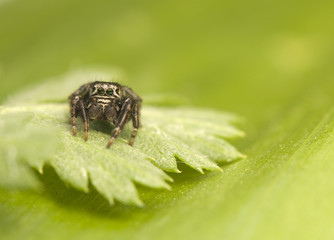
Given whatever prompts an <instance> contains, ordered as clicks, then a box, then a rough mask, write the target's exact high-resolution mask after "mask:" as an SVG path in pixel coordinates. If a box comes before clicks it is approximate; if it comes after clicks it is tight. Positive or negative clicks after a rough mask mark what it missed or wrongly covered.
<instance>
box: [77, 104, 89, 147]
mask: <svg viewBox="0 0 334 240" xmlns="http://www.w3.org/2000/svg"><path fill="white" fill-rule="evenodd" d="M79 107H80V109H81V113H82V122H83V126H84V139H85V141H87V139H88V119H87V114H86V110H85V106H84V104H83V101H82V100H81V99H80V100H79Z"/></svg>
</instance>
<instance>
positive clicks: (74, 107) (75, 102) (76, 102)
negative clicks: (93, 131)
mask: <svg viewBox="0 0 334 240" xmlns="http://www.w3.org/2000/svg"><path fill="white" fill-rule="evenodd" d="M80 110H81V118H82V121H83V125H84V139H85V141H87V139H88V119H87V114H86V109H85V105H84V103H83V101H82V99H81V98H80V97H79V96H75V97H74V98H73V99H72V101H71V122H72V131H73V135H74V136H76V135H77V120H76V117H77V115H78V114H77V111H80Z"/></svg>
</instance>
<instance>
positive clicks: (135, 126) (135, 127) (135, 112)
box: [129, 104, 140, 146]
mask: <svg viewBox="0 0 334 240" xmlns="http://www.w3.org/2000/svg"><path fill="white" fill-rule="evenodd" d="M139 109H140V105H139V104H135V105H134V108H133V111H132V116H131V117H132V124H133V130H132V133H131V138H130V141H129V145H130V146H132V144H133V141H134V140H135V137H136V135H137V132H138V128H139V124H140V123H139Z"/></svg>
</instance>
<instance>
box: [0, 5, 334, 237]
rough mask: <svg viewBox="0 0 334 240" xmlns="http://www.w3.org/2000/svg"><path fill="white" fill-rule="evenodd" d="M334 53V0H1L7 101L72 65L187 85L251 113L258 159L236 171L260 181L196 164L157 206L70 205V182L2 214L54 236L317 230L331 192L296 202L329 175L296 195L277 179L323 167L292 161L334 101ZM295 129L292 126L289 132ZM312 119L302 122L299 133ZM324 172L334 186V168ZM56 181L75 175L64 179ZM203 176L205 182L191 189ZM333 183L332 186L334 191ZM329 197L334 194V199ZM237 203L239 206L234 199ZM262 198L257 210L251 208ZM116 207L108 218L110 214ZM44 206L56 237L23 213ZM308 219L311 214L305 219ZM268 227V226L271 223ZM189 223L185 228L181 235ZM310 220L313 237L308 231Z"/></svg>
mask: <svg viewBox="0 0 334 240" xmlns="http://www.w3.org/2000/svg"><path fill="white" fill-rule="evenodd" d="M333 63H334V1H312V0H308V1H300V0H292V1H291V0H289V1H287V0H281V1H263V0H253V1H245V0H244V1H231V0H223V1H215V0H207V1H196V0H195V1H189V0H185V1H175V0H170V1H150V0H146V1H145V0H144V1H131V0H123V1H114V0H112V1H110V0H108V1H107V0H97V1H82V0H81V1H78V0H71V1H66V0H57V1H55V0H49V1H41V0H0V86H1V87H0V102H1V101H4V100H5V99H6V97H7V96H9V95H10V94H12V93H14V92H16V91H18V90H20V89H23V88H25V87H27V86H29V85H32V84H38V83H39V82H43V81H45V80H47V79H49V78H52V77H54V76H58V75H62V74H64V73H66V72H68V71H72V70H76V69H85V68H90V67H100V66H102V67H111V68H114V67H116V68H119V69H122V71H123V72H124V73H125V76H126V81H127V82H128V84H129V85H130V86H131V87H132V88H133V89H134V90H135V91H136V92H138V93H139V94H140V95H145V94H152V93H154V94H158V93H161V94H163V93H175V94H179V95H181V96H185V97H187V98H189V99H190V101H191V103H192V105H194V106H197V107H209V108H216V109H221V110H228V111H232V112H235V113H237V114H239V115H241V116H243V117H244V119H245V123H244V125H242V128H243V130H245V132H246V133H247V134H248V137H247V138H246V139H245V140H242V141H238V142H236V144H237V146H238V147H239V148H240V150H241V151H243V152H244V153H246V154H247V155H248V156H249V158H248V160H247V161H244V163H241V164H239V165H238V167H235V169H239V170H240V169H241V170H242V171H244V172H243V174H244V175H246V177H243V178H241V177H240V179H238V178H237V177H236V176H237V174H236V173H230V174H231V176H232V175H233V174H234V175H233V177H234V178H233V181H232V180H231V181H230V182H229V180H228V179H227V177H226V176H225V177H224V181H225V182H224V184H223V183H221V184H222V185H217V182H216V180H217V179H218V180H219V179H220V178H223V177H217V175H211V176H212V179H211V178H209V177H208V179H206V180H205V177H202V176H201V177H198V175H196V174H195V175H194V173H189V172H188V175H187V170H185V171H184V172H185V175H184V176H185V177H179V178H177V177H176V183H175V185H173V189H174V191H173V192H172V193H160V194H156V193H152V192H150V191H147V192H145V191H143V192H144V193H143V194H142V195H143V196H142V197H143V198H144V199H145V201H146V203H147V202H150V201H152V203H150V204H151V205H150V204H149V206H148V208H146V209H144V210H138V209H133V208H127V207H124V206H117V207H116V208H111V209H112V210H108V206H106V204H105V203H104V202H103V200H101V199H100V198H99V197H98V194H96V193H95V195H94V194H92V195H91V196H90V197H91V198H92V196H94V197H93V200H90V199H89V200H84V202H85V203H84V204H83V205H84V206H86V205H89V204H92V205H98V204H101V202H103V204H102V205H103V207H100V206H95V207H92V208H97V209H99V210H98V212H99V214H96V215H95V214H94V216H91V215H90V213H89V211H88V213H86V212H85V211H84V210H83V209H84V207H82V208H80V207H79V210H78V209H76V210H71V209H70V210H68V209H67V207H68V206H70V208H71V207H73V205H75V204H74V203H73V202H72V201H71V200H70V197H68V198H69V199H67V196H68V195H71V196H72V197H73V196H74V197H77V198H84V197H82V195H80V194H79V193H73V191H74V190H71V191H70V190H64V187H59V189H61V190H60V191H62V192H61V193H59V192H58V193H57V194H58V195H61V196H62V197H64V198H65V199H63V200H59V199H58V198H59V197H58V195H57V194H55V193H52V194H53V195H55V196H52V197H50V196H48V197H46V198H45V199H44V198H43V197H40V196H37V197H36V196H35V195H34V194H33V193H29V194H28V196H27V195H25V194H23V195H20V194H21V193H17V194H18V195H15V194H14V196H13V195H4V196H8V198H9V199H13V200H11V201H10V203H8V202H7V203H6V204H4V205H2V207H1V208H0V210H1V209H2V210H1V211H2V213H6V214H8V216H11V217H10V218H8V217H7V216H5V217H4V216H2V219H0V223H1V222H2V223H3V224H2V226H7V227H8V226H9V225H12V224H13V223H16V225H17V226H18V228H17V229H18V231H17V232H16V234H18V235H15V234H9V236H14V237H15V236H21V237H22V236H25V234H28V235H29V233H31V232H32V233H34V234H35V235H36V236H39V237H48V238H50V237H52V236H53V237H54V238H56V236H57V238H60V237H61V236H67V234H69V235H70V236H71V237H74V238H78V239H82V237H83V238H85V237H86V238H87V239H89V237H93V236H94V237H100V238H104V237H105V236H106V234H107V235H108V234H112V236H115V237H117V238H118V239H120V238H134V237H135V236H137V237H138V239H140V238H141V237H142V238H143V239H144V237H148V236H150V234H152V236H156V237H157V236H159V234H160V233H161V234H165V235H164V236H165V238H166V239H169V238H168V236H169V235H168V234H170V235H171V236H173V237H174V239H178V238H182V237H187V236H188V235H187V234H188V233H189V231H194V232H195V233H194V235H193V236H194V237H198V238H200V237H205V235H206V234H208V235H209V233H210V232H211V233H212V235H210V236H211V237H213V238H214V237H217V236H224V234H225V233H226V234H227V236H229V237H230V238H229V239H237V238H238V239H249V238H252V237H253V238H254V239H259V238H263V239H274V238H275V236H273V235H271V234H272V233H273V232H274V233H276V234H278V233H279V232H280V233H281V234H278V235H277V236H278V237H277V239H288V238H290V239H305V237H306V238H310V239H315V237H319V236H321V233H323V232H324V231H325V232H326V230H328V229H330V228H331V227H333V226H332V225H331V221H332V220H333V219H332V218H331V215H330V214H331V213H333V208H330V205H329V204H328V202H326V204H325V206H326V207H323V208H321V207H320V209H319V206H316V205H313V204H314V201H315V200H316V199H317V198H316V197H315V195H316V193H314V194H312V196H311V197H310V196H309V198H307V197H306V198H305V199H306V200H305V202H304V203H301V206H300V209H298V210H296V209H294V206H298V204H299V203H300V201H301V199H304V198H303V197H304V196H305V192H310V191H314V189H318V188H317V186H318V185H312V184H311V185H308V186H309V187H312V190H310V189H303V191H302V190H300V189H299V188H298V187H297V190H296V189H289V190H286V191H285V192H283V193H282V194H281V193H280V192H275V191H274V190H273V189H276V187H277V188H278V187H280V186H283V185H284V184H283V183H282V182H281V180H282V179H283V180H282V181H283V182H284V183H285V184H287V186H290V183H291V182H300V183H301V184H303V183H304V180H305V179H306V176H310V173H311V174H314V173H315V172H316V169H307V170H305V171H304V172H303V171H302V173H304V175H303V174H301V175H299V173H300V172H296V171H295V169H298V170H300V169H303V167H301V166H300V165H298V164H297V165H298V167H297V168H296V166H294V167H292V168H291V169H290V168H288V167H286V166H285V165H284V164H285V160H286V159H287V158H289V159H290V160H291V158H290V156H291V155H292V154H293V153H294V151H295V149H294V148H293V147H294V146H297V147H298V140H299V139H307V133H308V132H312V131H313V128H314V126H315V125H314V124H316V123H318V122H319V121H320V119H321V118H322V116H323V113H326V112H327V111H328V110H329V109H330V108H331V106H333V105H334V101H333V98H332V97H331V96H332V90H333V89H334V81H333V78H334V67H333ZM323 98H324V99H323ZM144 101H145V99H144ZM295 104H296V105H297V107H295ZM299 105H301V107H298V106H299ZM309 106H312V107H309ZM286 116H288V117H287V118H288V120H286ZM304 122H305V124H304V125H303V123H304ZM281 125H282V126H284V127H281V128H280V126H281ZM298 126H300V129H297V130H296V129H295V128H296V127H298ZM288 134H292V135H291V137H290V135H288ZM291 139H292V140H291ZM281 143H283V145H284V143H286V145H288V146H289V147H290V145H291V148H289V149H287V151H285V152H284V153H283V154H284V156H283V155H280V156H279V157H275V156H278V155H275V154H278V153H280V152H279V149H278V150H277V149H275V147H280V148H283V147H282V146H283V145H280V144H281ZM273 149H274V150H273ZM289 151H290V152H289ZM305 151H307V149H306V150H305ZM293 156H295V155H293ZM308 156H309V155H308ZM321 158H323V156H321ZM300 159H306V157H305V156H302V157H300ZM319 159H320V158H319ZM326 159H328V158H326ZM275 160H276V162H275ZM298 160H299V159H298ZM267 163H269V165H268V164H267ZM270 164H271V165H270ZM252 166H253V168H252ZM281 166H285V168H283V169H284V170H287V171H286V172H288V173H287V174H286V175H287V176H289V177H288V178H284V177H286V176H285V174H280V172H275V171H274V169H276V168H278V169H279V168H280V167H281ZM330 166H331V167H329V168H328V169H330V168H332V165H330ZM313 167H316V166H313ZM289 170H291V172H290V175H289ZM318 170H319V169H318ZM247 171H249V172H247ZM227 173H229V172H228V171H227ZM277 173H279V176H278V177H277ZM51 175H52V174H51ZM228 175H229V174H227V176H228ZM298 176H299V178H298ZM323 176H325V177H326V176H331V173H329V172H327V175H326V174H325V175H323V173H322V172H319V179H321V177H323ZM173 177H174V176H173ZM272 177H274V179H275V181H276V182H275V183H274V184H273V185H270V186H271V187H270V188H271V190H272V192H269V193H268V192H265V191H264V192H261V191H262V189H263V188H265V186H266V184H265V183H266V182H270V179H272ZM281 177H282V178H281ZM187 178H189V179H190V180H187ZM203 178H204V179H203ZM199 179H201V180H202V182H201V181H198V180H199ZM323 179H324V181H323V182H324V183H327V184H328V181H327V180H328V178H323ZM329 180H331V181H332V180H333V179H331V178H330V179H329ZM44 181H45V182H46V186H49V187H50V186H52V187H54V185H52V184H54V183H48V181H50V180H48V179H47V178H46V179H44ZM247 181H250V182H249V184H248V185H247V184H246V186H245V185H242V184H244V183H245V182H247ZM285 181H286V182H285ZM253 183H254V185H253ZM228 184H231V185H228ZM308 184H310V182H308ZM56 185H59V186H60V185H61V183H59V180H58V182H57V183H56ZM185 186H186V187H185ZM189 186H190V187H191V188H194V189H195V190H194V191H195V192H190V193H184V191H183V190H184V189H188V190H189ZM232 186H234V187H232ZM298 186H300V185H298ZM303 186H304V185H303ZM326 186H327V185H326ZM331 187H332V186H331ZM196 189H197V190H196ZM205 189H208V190H205ZM260 190H261V191H260ZM318 190H319V189H318ZM321 190H322V191H321V193H328V192H330V191H331V190H333V189H332V188H324V189H321ZM189 191H190V190H189ZM202 191H203V194H202V195H201V192H202ZM210 191H211V192H210ZM243 191H244V192H243ZM319 191H320V190H319ZM212 192H213V193H216V192H217V193H221V194H227V196H226V197H223V196H222V195H219V194H218V195H217V196H216V197H215V198H211V200H207V198H206V197H207V196H208V195H212ZM254 192H256V194H255V193H254ZM273 192H275V194H274V196H275V197H278V198H276V200H275V198H274V197H273V198H272V199H271V200H273V201H276V202H273V203H271V204H269V203H268V204H267V205H266V204H265V203H267V202H266V201H265V200H263V199H262V197H263V196H266V197H267V198H269V199H270V197H271V195H270V194H271V193H273ZM296 192H297V193H296ZM295 193H296V195H294V194H295ZM318 193H319V192H318ZM52 194H51V195H52ZM62 194H63V195H62ZM257 194H258V195H257ZM213 195H214V194H213ZM291 195H292V196H291ZM145 196H147V197H145ZM218 196H219V197H218ZM224 196H225V195H224ZM280 196H282V198H280ZM319 196H320V195H319ZM326 197H327V198H326V199H328V200H330V199H331V200H333V199H334V196H333V195H330V197H329V198H328V196H326ZM197 198H198V199H199V200H196V201H195V202H194V199H197ZM267 198H266V199H267ZM14 199H15V200H14ZM20 199H21V200H22V199H25V200H26V201H27V203H26V205H24V206H20V207H19V208H16V207H15V202H17V203H19V204H18V205H20ZM36 199H37V200H36ZM50 199H51V200H52V201H54V200H55V199H56V202H57V201H59V202H61V204H60V207H59V206H54V204H53V203H52V201H51V200H50ZM178 199H182V201H181V202H180V201H177V200H178ZM208 199H209V198H208ZM261 199H262V200H261ZM277 199H278V200H277ZM284 199H289V200H287V201H284ZM258 200H259V203H257V201H258ZM35 201H36V202H37V204H40V206H43V207H40V208H41V209H44V210H45V209H51V210H50V211H59V212H60V213H59V214H53V215H52V217H51V218H50V219H51V220H50V219H49V218H48V217H46V216H44V215H43V216H42V215H38V214H40V213H39V210H38V209H39V207H37V210H36V209H35V210H33V211H31V210H29V209H30V207H31V206H33V207H36V206H35V205H34V204H33V202H35ZM188 201H189V202H188ZM201 201H202V202H201ZM50 202H51V203H50ZM189 203H191V204H190V206H191V207H193V208H194V211H190V210H184V211H183V212H182V209H189V208H183V207H182V204H184V205H189ZM260 203H261V204H263V206H264V207H263V208H261V206H262V205H261V204H260ZM202 204H203V206H205V207H203V206H202ZM204 204H207V205H204ZM223 204H227V206H229V207H230V210H228V208H227V209H226V208H223V207H222V206H223ZM275 204H277V205H275ZM280 204H282V205H280ZM174 205H175V206H174ZM244 205H246V206H247V207H246V208H245V209H246V210H245V209H244V208H243V206H244ZM225 206H226V205H225ZM253 206H256V208H255V210H252V211H251V210H250V209H252V207H253ZM282 206H285V208H284V207H282ZM281 207H282V209H283V208H284V211H283V210H282V212H281V211H280V208H281ZM88 208H89V207H88ZM100 208H101V209H103V210H101V209H100ZM27 209H28V210H27ZM59 209H61V210H59ZM27 211H28V212H27ZM41 211H43V210H41ZM94 211H95V210H94ZM104 211H105V212H108V214H106V215H104V214H102V213H101V212H104ZM197 211H198V212H197ZM78 212H79V213H78ZM156 212H158V214H155V213H156ZM170 212H171V213H170ZM178 212H181V213H180V214H178ZM236 212H237V213H238V214H237V215H235V213H236ZM36 213H37V215H38V218H36V219H37V220H36V219H35V223H36V225H37V224H42V226H43V227H45V228H46V229H48V231H50V233H48V232H47V231H45V230H44V231H43V230H40V229H39V228H37V227H30V226H29V224H28V225H27V223H26V222H23V223H22V221H21V220H18V219H19V218H20V217H22V216H23V217H24V218H25V219H28V218H29V219H30V218H34V217H35V216H36ZM280 213H282V215H280ZM289 213H290V215H289ZM300 213H302V214H305V215H298V214H300ZM10 214H14V215H10ZM276 214H278V215H276ZM13 216H14V217H13ZM277 216H278V217H277ZM182 217H184V221H182ZM276 217H277V218H276ZM4 218H7V220H4ZM66 218H67V219H69V220H68V221H69V222H66V220H64V219H66ZM77 218H80V219H81V221H80V223H77V224H73V222H75V219H77ZM45 219H48V220H50V221H49V222H48V221H45ZM110 219H113V220H112V221H111V220H110ZM202 219H205V220H206V221H209V219H210V221H209V223H210V225H209V226H208V225H205V224H204V225H202V222H201V221H202ZM151 220H152V221H151ZM153 220H154V222H153ZM159 220H161V221H159ZM248 220H249V221H248ZM312 220H314V221H315V222H312ZM27 221H28V220H27ZM58 221H59V222H58ZM62 221H65V222H66V223H61V222H62ZM299 221H300V222H301V224H300V225H299V226H297V227H296V225H295V224H296V222H299ZM17 222H19V223H17ZM332 222H333V221H332ZM289 223H291V225H289ZM6 224H7V225H6ZM16 225H14V226H16ZM261 225H263V227H264V228H265V230H263V231H262V230H261ZM193 226H194V228H193ZM246 226H247V227H246ZM178 227H179V228H182V229H183V230H182V229H181V230H180V229H179V230H177V231H175V233H174V232H173V230H174V229H177V228H178ZM49 228H50V229H51V230H50V229H49ZM71 228H73V229H74V230H73V231H71V230H69V229H71ZM31 229H34V230H31ZM52 229H53V230H52ZM64 229H66V230H64ZM138 229H140V230H138ZM151 229H153V230H151ZM221 229H224V230H225V231H227V230H228V232H221ZM304 229H306V231H304V235H303V236H304V238H298V237H300V235H299V233H300V232H302V230H304ZM243 230H245V231H243ZM307 230H310V234H308V233H307V232H308V231H307ZM8 231H9V230H8ZM137 231H138V232H139V233H138V235H137V234H136V232H137ZM12 233H13V232H12ZM52 233H58V235H52ZM228 234H229V235H228ZM234 234H236V235H237V236H238V237H236V235H234ZM319 234H320V235H319ZM59 236H60V237H59ZM160 236H161V235H160ZM331 236H332V237H333V236H334V235H333V232H331V235H326V237H327V238H328V239H333V238H331ZM14 237H13V238H14ZM323 237H324V236H323ZM32 238H33V237H32ZM152 238H153V237H152ZM220 239H222V238H220ZM322 239H324V238H322Z"/></svg>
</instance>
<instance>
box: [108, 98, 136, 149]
mask: <svg viewBox="0 0 334 240" xmlns="http://www.w3.org/2000/svg"><path fill="white" fill-rule="evenodd" d="M132 104H133V101H132V100H131V99H130V98H128V99H126V100H125V102H124V104H123V106H122V109H121V114H120V116H119V118H118V120H117V124H116V128H115V130H114V133H113V135H112V137H111V138H110V140H109V142H108V144H107V148H110V146H111V144H113V142H114V141H115V139H116V138H117V136H118V134H119V133H120V132H121V131H122V129H123V127H124V125H125V124H126V123H127V121H128V119H129V114H130V113H131V112H130V111H131V108H132Z"/></svg>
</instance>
